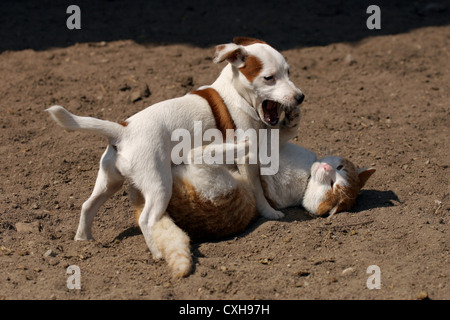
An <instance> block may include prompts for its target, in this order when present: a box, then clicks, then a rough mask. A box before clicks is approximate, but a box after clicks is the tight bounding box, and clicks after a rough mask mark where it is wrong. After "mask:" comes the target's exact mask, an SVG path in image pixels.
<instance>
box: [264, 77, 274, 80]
mask: <svg viewBox="0 0 450 320" xmlns="http://www.w3.org/2000/svg"><path fill="white" fill-rule="evenodd" d="M264 80H266V81H272V80H273V76H267V77H264Z"/></svg>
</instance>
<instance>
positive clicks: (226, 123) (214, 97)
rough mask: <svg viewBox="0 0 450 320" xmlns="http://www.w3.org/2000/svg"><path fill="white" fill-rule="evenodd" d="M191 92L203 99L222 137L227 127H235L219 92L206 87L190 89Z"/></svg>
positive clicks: (224, 135)
mask: <svg viewBox="0 0 450 320" xmlns="http://www.w3.org/2000/svg"><path fill="white" fill-rule="evenodd" d="M191 93H192V94H196V95H199V96H200V97H202V98H203V99H205V100H206V101H207V102H208V104H209V106H210V108H211V111H212V113H213V116H214V120H215V121H216V127H217V129H219V130H220V131H221V132H222V135H223V137H224V138H225V137H226V130H227V129H233V130H235V129H236V125H235V124H234V121H233V118H232V117H231V115H230V112H229V111H228V108H227V106H226V104H225V102H224V101H223V99H222V97H221V96H220V94H219V93H218V92H217V91H216V90H214V89H213V88H206V89H203V90H196V91H192V92H191Z"/></svg>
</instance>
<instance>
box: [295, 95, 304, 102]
mask: <svg viewBox="0 0 450 320" xmlns="http://www.w3.org/2000/svg"><path fill="white" fill-rule="evenodd" d="M295 100H296V101H297V102H298V104H301V103H302V102H303V100H305V95H304V94H303V93H301V94H298V95H296V96H295Z"/></svg>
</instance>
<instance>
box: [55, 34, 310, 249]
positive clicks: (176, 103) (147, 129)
mask: <svg viewBox="0 0 450 320" xmlns="http://www.w3.org/2000/svg"><path fill="white" fill-rule="evenodd" d="M222 61H227V62H228V65H227V66H226V67H225V68H224V69H223V70H222V72H221V74H220V76H219V77H218V78H217V80H216V81H215V82H214V83H213V84H212V85H210V86H205V87H201V88H200V89H198V90H196V91H193V92H191V93H189V94H187V95H185V96H183V97H179V98H175V99H170V100H166V101H163V102H160V103H157V104H155V105H152V106H151V107H148V108H146V109H144V110H142V111H141V112H139V113H137V114H135V115H133V116H132V117H130V118H128V119H127V120H126V121H125V122H123V123H121V124H118V123H114V122H110V121H105V120H99V119H95V118H91V117H79V116H75V115H73V114H71V113H69V112H68V111H67V110H66V109H64V108H63V107H60V106H53V107H51V108H49V109H47V111H48V112H49V113H50V114H51V116H52V118H53V119H54V120H55V121H56V122H57V123H58V124H59V125H60V126H61V127H63V128H64V129H66V130H82V131H88V132H93V133H97V134H102V135H104V136H106V137H107V138H108V139H109V145H108V147H107V148H106V151H105V152H104V154H103V156H102V158H101V161H100V169H99V173H98V176H97V181H96V183H95V187H94V190H93V192H92V194H91V196H90V197H89V199H88V200H87V201H86V202H85V203H84V204H83V206H82V210H81V217H80V223H79V226H78V230H77V234H76V236H75V239H76V240H86V239H92V233H91V224H92V220H93V218H94V216H95V214H96V212H97V211H98V209H99V207H100V206H101V205H102V204H103V203H104V202H105V201H106V200H107V199H108V198H109V197H111V196H112V195H113V194H114V193H115V192H116V191H117V190H118V189H119V188H120V187H121V186H122V184H123V182H124V180H125V179H129V180H130V182H131V183H132V185H133V187H135V188H136V189H137V190H138V191H139V192H140V193H141V194H142V196H143V198H144V201H145V205H144V207H143V210H142V213H141V215H140V217H139V226H140V228H141V230H142V233H143V234H144V237H145V240H146V243H147V245H148V247H149V249H150V251H151V252H152V254H153V256H154V257H155V258H159V257H161V252H160V250H159V249H158V248H157V247H156V246H155V245H154V243H153V235H152V233H153V228H154V225H155V223H156V222H157V221H158V220H159V219H160V217H161V216H162V215H163V214H164V212H165V211H166V209H167V206H168V203H169V200H170V199H171V196H172V187H173V177H172V171H171V166H172V161H171V151H172V148H173V147H174V144H175V143H174V141H172V140H171V134H172V132H173V131H174V130H176V129H180V128H183V129H186V130H188V131H189V132H190V133H191V134H193V131H194V121H201V122H202V129H203V130H206V129H209V128H217V129H219V130H220V131H221V132H222V133H225V130H226V129H236V128H239V129H242V130H247V129H250V128H253V129H260V128H267V127H270V128H274V127H276V126H277V125H278V124H279V119H280V116H281V114H282V112H283V109H292V108H296V107H297V106H298V105H299V104H300V103H301V102H302V101H303V99H304V95H303V93H302V92H301V91H300V89H298V88H297V87H295V85H294V84H293V83H292V82H291V81H290V80H289V66H288V64H287V63H286V61H285V59H284V57H283V56H282V55H281V54H280V53H279V52H278V51H276V50H275V49H274V48H272V47H271V46H269V45H268V44H266V43H265V42H262V41H260V40H256V39H250V38H243V37H240V38H236V39H234V43H229V44H223V45H219V46H217V47H216V52H215V57H214V62H215V63H220V62H222ZM296 130H297V128H293V131H292V132H294V131H296ZM288 131H289V130H288ZM292 132H290V133H289V135H288V136H283V137H280V141H281V143H282V142H285V141H287V140H288V139H289V138H290V135H291V134H292ZM250 167H251V168H252V169H250V176H251V177H250V179H251V182H252V183H253V187H254V190H255V198H256V206H257V209H258V211H259V212H260V213H261V214H262V215H263V216H265V217H267V218H271V219H277V218H281V217H282V216H283V213H281V212H280V211H277V210H275V209H273V208H272V207H271V206H270V205H269V203H268V202H267V200H266V198H265V197H264V192H263V189H262V186H261V183H260V180H259V166H257V165H252V166H250Z"/></svg>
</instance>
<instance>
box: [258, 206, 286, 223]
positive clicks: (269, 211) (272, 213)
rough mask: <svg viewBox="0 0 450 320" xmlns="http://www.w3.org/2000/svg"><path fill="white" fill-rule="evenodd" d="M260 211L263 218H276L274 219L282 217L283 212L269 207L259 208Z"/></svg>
mask: <svg viewBox="0 0 450 320" xmlns="http://www.w3.org/2000/svg"><path fill="white" fill-rule="evenodd" d="M260 212H261V215H262V216H263V217H264V218H267V219H273V220H276V219H281V218H284V213H283V212H281V211H278V210H275V209H273V208H270V207H268V208H264V209H262V210H260Z"/></svg>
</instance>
